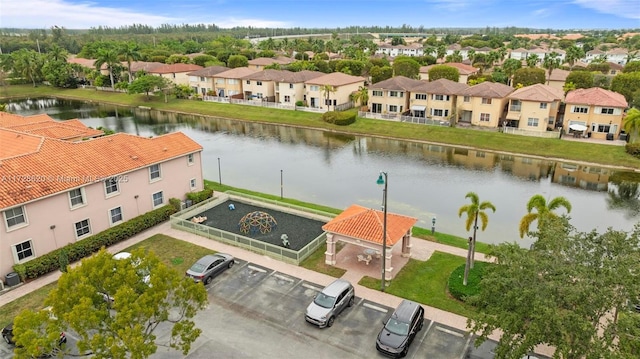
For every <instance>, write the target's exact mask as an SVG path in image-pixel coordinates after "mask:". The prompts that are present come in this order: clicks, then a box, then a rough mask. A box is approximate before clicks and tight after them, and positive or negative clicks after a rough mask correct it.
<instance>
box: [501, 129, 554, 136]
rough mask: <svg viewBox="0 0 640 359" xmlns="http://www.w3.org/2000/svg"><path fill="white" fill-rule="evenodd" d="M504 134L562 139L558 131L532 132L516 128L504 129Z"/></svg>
mask: <svg viewBox="0 0 640 359" xmlns="http://www.w3.org/2000/svg"><path fill="white" fill-rule="evenodd" d="M502 132H504V133H508V134H512V135H520V136H530V137H542V138H560V132H558V131H530V130H522V129H519V128H515V127H504V128H503V129H502Z"/></svg>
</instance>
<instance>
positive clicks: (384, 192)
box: [376, 171, 389, 292]
mask: <svg viewBox="0 0 640 359" xmlns="http://www.w3.org/2000/svg"><path fill="white" fill-rule="evenodd" d="M383 176H384V177H383ZM376 183H377V184H378V185H380V186H382V185H384V189H383V190H382V210H383V211H384V219H383V225H382V231H383V233H382V282H381V289H380V290H381V291H383V292H384V286H385V284H386V269H387V268H386V264H387V263H386V260H387V187H388V185H389V179H388V177H387V172H382V171H380V176H378V180H377V181H376Z"/></svg>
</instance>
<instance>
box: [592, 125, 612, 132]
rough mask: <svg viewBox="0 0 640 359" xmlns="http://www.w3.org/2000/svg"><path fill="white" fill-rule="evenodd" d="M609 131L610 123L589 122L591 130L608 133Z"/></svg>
mask: <svg viewBox="0 0 640 359" xmlns="http://www.w3.org/2000/svg"><path fill="white" fill-rule="evenodd" d="M609 131H611V125H610V124H608V123H606V124H600V123H593V124H591V132H603V133H609Z"/></svg>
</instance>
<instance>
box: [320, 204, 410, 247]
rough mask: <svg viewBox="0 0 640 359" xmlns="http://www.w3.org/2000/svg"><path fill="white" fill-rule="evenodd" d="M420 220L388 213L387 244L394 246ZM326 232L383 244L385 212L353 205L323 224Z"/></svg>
mask: <svg viewBox="0 0 640 359" xmlns="http://www.w3.org/2000/svg"><path fill="white" fill-rule="evenodd" d="M416 222H418V219H417V218H413V217H408V216H403V215H400V214H395V213H387V246H389V247H390V246H393V245H394V244H396V243H397V242H398V241H400V240H401V239H402V237H403V236H404V235H405V234H406V233H407V232H408V231H409V230H410V229H411V228H412V227H413V225H414V224H416ZM322 229H323V230H324V231H326V232H331V233H336V234H340V235H343V236H347V237H351V238H356V239H361V240H364V241H369V242H373V243H377V244H382V241H383V234H384V212H382V211H379V210H375V209H370V208H365V207H362V206H358V205H355V204H354V205H352V206H351V207H349V208H347V209H345V210H344V212H342V213H340V215H338V216H337V217H336V218H334V219H332V220H331V221H329V222H328V223H327V224H325V225H324V226H322Z"/></svg>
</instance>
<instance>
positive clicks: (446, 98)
mask: <svg viewBox="0 0 640 359" xmlns="http://www.w3.org/2000/svg"><path fill="white" fill-rule="evenodd" d="M432 96H433V99H434V100H436V101H449V95H436V94H434V95H432Z"/></svg>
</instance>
